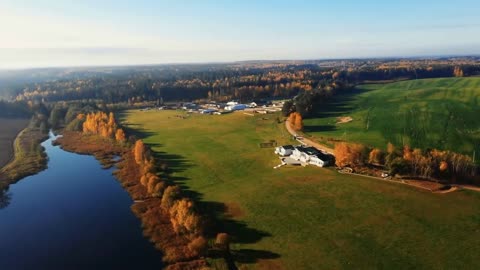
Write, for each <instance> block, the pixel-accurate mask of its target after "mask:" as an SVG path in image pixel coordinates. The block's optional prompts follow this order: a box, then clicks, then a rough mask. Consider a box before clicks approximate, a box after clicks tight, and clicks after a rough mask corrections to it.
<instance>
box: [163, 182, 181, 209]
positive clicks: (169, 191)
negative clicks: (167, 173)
mask: <svg viewBox="0 0 480 270" xmlns="http://www.w3.org/2000/svg"><path fill="white" fill-rule="evenodd" d="M178 198H180V188H179V187H178V186H168V187H167V188H166V189H165V191H164V192H163V196H162V202H161V205H162V207H163V208H164V209H169V208H170V207H172V205H173V204H174V202H175V200H176V199H178Z"/></svg>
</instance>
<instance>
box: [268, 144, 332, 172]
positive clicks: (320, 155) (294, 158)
mask: <svg viewBox="0 0 480 270" xmlns="http://www.w3.org/2000/svg"><path fill="white" fill-rule="evenodd" d="M275 154H277V155H279V156H280V160H281V161H282V163H281V164H280V165H279V166H277V167H281V166H283V165H301V166H307V165H314V166H318V167H326V166H330V165H334V164H335V158H334V156H332V155H331V154H328V153H325V152H323V151H320V150H318V149H316V148H315V147H312V146H305V145H298V146H293V145H283V146H279V147H276V148H275Z"/></svg>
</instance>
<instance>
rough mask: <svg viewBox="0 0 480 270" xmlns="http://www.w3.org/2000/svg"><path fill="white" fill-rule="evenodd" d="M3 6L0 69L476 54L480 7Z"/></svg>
mask: <svg viewBox="0 0 480 270" xmlns="http://www.w3.org/2000/svg"><path fill="white" fill-rule="evenodd" d="M19 2H20V1H12V0H5V1H3V2H2V3H0V31H1V32H2V33H3V36H4V40H5V41H4V42H2V44H0V69H1V70H19V69H32V68H68V67H119V66H154V65H168V64H205V63H234V62H245V61H309V60H317V61H321V60H343V59H345V60H348V59H376V58H417V57H426V58H428V57H446V56H453V57H455V56H475V55H479V54H480V46H479V45H480V37H478V35H477V34H476V33H478V32H479V31H480V22H478V19H477V16H476V14H475V13H476V12H475V10H478V9H475V8H473V7H480V4H479V3H476V2H475V1H470V0H460V1H457V2H456V3H454V4H452V3H451V2H449V1H424V2H422V3H415V1H411V0H409V1H402V2H401V3H383V2H381V1H376V0H368V1H363V2H362V3H358V2H355V1H348V0H344V1H339V2H335V3H325V2H323V1H322V2H320V3H318V2H317V1H308V0H305V1H301V2H300V3H298V2H296V3H295V2H292V1H263V2H261V3H257V2H255V1H243V2H241V3H233V2H228V3H224V2H219V1H211V0H208V1H202V3H198V2H194V1H181V2H178V1H174V2H172V1H151V0H141V1H137V2H132V1H102V2H101V3H96V2H94V1H92V0H88V1H82V2H81V3H65V2H62V1H56V0H45V1H41V3H38V1H32V0H24V1H21V2H20V3H19Z"/></svg>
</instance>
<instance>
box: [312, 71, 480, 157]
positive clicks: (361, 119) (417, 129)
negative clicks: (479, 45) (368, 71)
mask: <svg viewBox="0 0 480 270" xmlns="http://www.w3.org/2000/svg"><path fill="white" fill-rule="evenodd" d="M479 106H480V78H479V77H472V78H441V79H425V80H411V81H402V82H396V83H388V84H372V85H361V86H358V87H357V88H356V89H354V90H350V91H345V92H343V93H340V94H339V95H337V96H336V97H335V98H334V100H333V101H332V102H329V104H324V105H321V106H318V109H317V111H316V113H315V116H314V117H313V118H311V119H306V120H305V122H304V124H305V131H306V133H307V134H309V135H311V136H313V137H315V138H317V139H318V140H320V141H323V142H325V143H328V144H330V145H332V144H333V140H332V139H340V140H346V141H351V142H359V143H363V144H366V145H369V146H375V147H380V148H385V147H386V144H387V143H388V142H391V143H393V144H395V145H399V146H401V145H405V144H408V145H410V146H412V147H419V148H423V149H426V148H438V149H445V150H453V151H456V152H460V153H463V154H468V155H472V154H473V151H474V150H475V151H476V152H477V153H478V151H479V150H480V107H479ZM338 117H351V118H352V119H353V121H351V122H349V123H343V124H337V118H338Z"/></svg>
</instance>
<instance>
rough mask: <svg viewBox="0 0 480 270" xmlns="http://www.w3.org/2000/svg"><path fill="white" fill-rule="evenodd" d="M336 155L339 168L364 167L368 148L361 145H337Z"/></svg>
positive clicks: (343, 143) (342, 143)
mask: <svg viewBox="0 0 480 270" xmlns="http://www.w3.org/2000/svg"><path fill="white" fill-rule="evenodd" d="M334 154H335V162H336V164H337V166H339V167H344V166H356V165H363V164H364V162H365V160H366V148H365V146H363V145H361V144H347V143H345V142H341V143H337V144H336V145H335V148H334Z"/></svg>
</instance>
